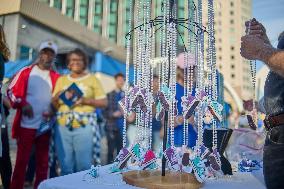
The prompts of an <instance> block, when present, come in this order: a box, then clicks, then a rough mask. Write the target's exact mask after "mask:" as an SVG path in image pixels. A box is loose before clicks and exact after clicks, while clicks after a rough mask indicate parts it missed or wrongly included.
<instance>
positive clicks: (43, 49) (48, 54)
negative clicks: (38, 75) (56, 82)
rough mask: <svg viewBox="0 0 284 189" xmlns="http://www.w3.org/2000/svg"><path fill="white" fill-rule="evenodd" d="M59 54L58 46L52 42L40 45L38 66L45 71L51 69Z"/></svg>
mask: <svg viewBox="0 0 284 189" xmlns="http://www.w3.org/2000/svg"><path fill="white" fill-rule="evenodd" d="M56 53H57V45H56V44H55V43H54V42H52V41H45V42H42V43H41V44H40V47H39V57H38V64H39V65H40V66H42V68H44V69H49V68H50V67H51V64H52V62H53V60H54V59H55V56H56Z"/></svg>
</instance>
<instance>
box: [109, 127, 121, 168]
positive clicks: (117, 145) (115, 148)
mask: <svg viewBox="0 0 284 189" xmlns="http://www.w3.org/2000/svg"><path fill="white" fill-rule="evenodd" d="M106 136H107V144H108V153H107V162H108V164H109V163H112V162H113V160H114V153H115V152H116V154H118V153H119V150H120V149H121V148H122V136H121V134H120V132H119V130H107V131H106Z"/></svg>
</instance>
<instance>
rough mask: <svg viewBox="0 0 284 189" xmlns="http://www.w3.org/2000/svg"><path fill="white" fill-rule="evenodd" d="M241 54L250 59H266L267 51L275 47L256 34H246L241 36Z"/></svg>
mask: <svg viewBox="0 0 284 189" xmlns="http://www.w3.org/2000/svg"><path fill="white" fill-rule="evenodd" d="M241 41H242V42H241V55H242V56H243V57H244V58H246V59H249V60H261V61H264V62H265V61H266V57H265V56H264V55H265V52H266V51H268V50H269V49H271V48H273V47H272V46H271V45H270V44H267V43H266V42H265V41H264V40H263V39H262V38H259V37H257V36H255V35H246V36H243V37H242V38H241Z"/></svg>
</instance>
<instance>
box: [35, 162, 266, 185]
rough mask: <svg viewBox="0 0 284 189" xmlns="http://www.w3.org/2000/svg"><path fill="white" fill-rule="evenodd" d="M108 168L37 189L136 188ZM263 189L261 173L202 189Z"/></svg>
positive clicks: (48, 182) (236, 176)
mask: <svg viewBox="0 0 284 189" xmlns="http://www.w3.org/2000/svg"><path fill="white" fill-rule="evenodd" d="M108 168H109V166H108V165H107V166H103V167H101V168H100V177H99V179H93V180H91V179H90V178H89V179H88V178H87V177H85V178H87V179H86V181H83V178H84V175H86V173H87V171H82V172H78V173H74V174H70V175H66V176H61V177H56V178H52V179H48V180H45V181H43V182H42V183H41V184H40V186H39V189H94V188H95V189H108V188H112V189H113V188H119V189H128V188H132V189H133V188H137V187H133V186H130V185H127V184H126V183H124V182H123V181H122V176H121V174H109V173H108ZM243 187H245V188H249V189H265V188H266V187H265V185H264V181H263V176H262V171H257V172H254V173H235V174H234V175H233V176H232V177H230V178H222V179H218V180H208V181H206V182H205V184H204V186H203V187H202V189H242V188H243Z"/></svg>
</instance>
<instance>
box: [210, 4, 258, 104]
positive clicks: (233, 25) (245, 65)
mask: <svg viewBox="0 0 284 189" xmlns="http://www.w3.org/2000/svg"><path fill="white" fill-rule="evenodd" d="M215 5H216V9H215V22H216V24H215V32H216V35H215V36H216V51H217V64H218V67H219V70H220V71H221V73H222V74H223V75H224V79H225V81H227V82H228V83H229V84H230V85H231V86H232V87H233V88H234V89H235V90H236V92H237V93H238V95H239V97H240V98H242V99H249V98H251V97H252V95H253V92H254V91H253V89H252V84H251V75H250V74H251V72H250V65H249V62H248V61H247V60H245V59H243V58H242V57H241V55H240V46H241V40H240V39H241V37H242V36H243V35H244V34H245V25H244V24H245V21H247V20H249V19H251V17H252V1H251V0H228V1H222V0H216V4H215Z"/></svg>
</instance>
